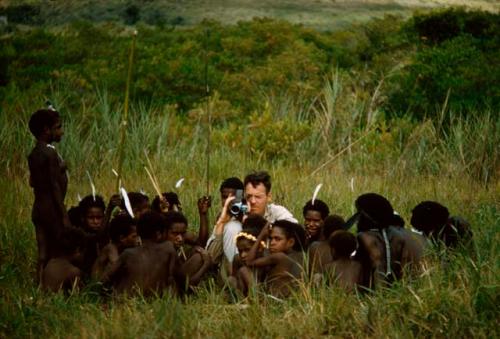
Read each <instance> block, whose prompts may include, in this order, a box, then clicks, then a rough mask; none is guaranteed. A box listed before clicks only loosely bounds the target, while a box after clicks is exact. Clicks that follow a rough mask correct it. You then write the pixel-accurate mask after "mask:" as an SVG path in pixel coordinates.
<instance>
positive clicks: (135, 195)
mask: <svg viewBox="0 0 500 339" xmlns="http://www.w3.org/2000/svg"><path fill="white" fill-rule="evenodd" d="M127 195H128V199H129V200H130V205H131V206H132V212H134V216H135V217H136V218H137V219H140V217H141V216H142V215H143V214H144V213H146V212H149V211H151V206H150V205H149V198H148V196H147V195H144V194H142V193H139V192H128V193H127ZM120 207H121V209H122V210H123V209H125V203H124V202H122V205H121V206H120Z"/></svg>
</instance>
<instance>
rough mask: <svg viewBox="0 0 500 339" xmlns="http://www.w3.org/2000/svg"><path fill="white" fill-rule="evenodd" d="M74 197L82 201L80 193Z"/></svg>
mask: <svg viewBox="0 0 500 339" xmlns="http://www.w3.org/2000/svg"><path fill="white" fill-rule="evenodd" d="M76 198H77V199H78V201H79V202H80V201H82V196H81V195H80V193H78V194H77V195H76Z"/></svg>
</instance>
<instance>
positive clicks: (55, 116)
mask: <svg viewBox="0 0 500 339" xmlns="http://www.w3.org/2000/svg"><path fill="white" fill-rule="evenodd" d="M59 119H60V116H59V112H57V111H53V110H50V109H40V110H38V111H36V112H35V113H33V114H32V115H31V118H30V120H29V123H28V127H29V129H30V132H31V134H33V136H34V137H35V138H38V137H39V136H40V135H41V134H42V133H43V130H44V129H45V128H52V126H54V124H55V123H56V122H57V120H59Z"/></svg>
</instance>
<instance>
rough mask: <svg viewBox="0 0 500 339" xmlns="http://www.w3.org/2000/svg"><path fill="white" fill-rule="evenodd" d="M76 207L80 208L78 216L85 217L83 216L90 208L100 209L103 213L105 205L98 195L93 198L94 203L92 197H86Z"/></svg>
mask: <svg viewBox="0 0 500 339" xmlns="http://www.w3.org/2000/svg"><path fill="white" fill-rule="evenodd" d="M78 207H79V208H80V214H81V216H82V217H85V214H86V213H87V212H88V210H89V209H90V208H92V207H97V208H100V209H102V210H103V211H104V210H106V204H105V203H104V199H103V198H102V197H101V196H100V195H96V196H95V201H94V197H93V196H92V195H87V196H86V197H84V198H83V199H82V200H81V201H80V203H79V204H78Z"/></svg>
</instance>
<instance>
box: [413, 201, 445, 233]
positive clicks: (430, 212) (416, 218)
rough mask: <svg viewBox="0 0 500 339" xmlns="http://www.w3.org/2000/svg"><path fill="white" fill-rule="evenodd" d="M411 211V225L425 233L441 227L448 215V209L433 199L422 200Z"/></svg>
mask: <svg viewBox="0 0 500 339" xmlns="http://www.w3.org/2000/svg"><path fill="white" fill-rule="evenodd" d="M411 213H412V216H411V221H410V222H411V224H412V226H413V227H415V229H417V230H419V231H422V232H423V233H424V234H425V235H429V234H430V233H432V232H433V231H435V230H439V229H441V228H443V226H444V225H445V224H446V223H447V222H448V218H449V217H450V213H449V212H448V209H447V208H446V207H444V206H443V205H441V204H440V203H437V202H435V201H423V202H421V203H420V204H418V205H417V206H415V208H414V209H413V211H412V212H411Z"/></svg>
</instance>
